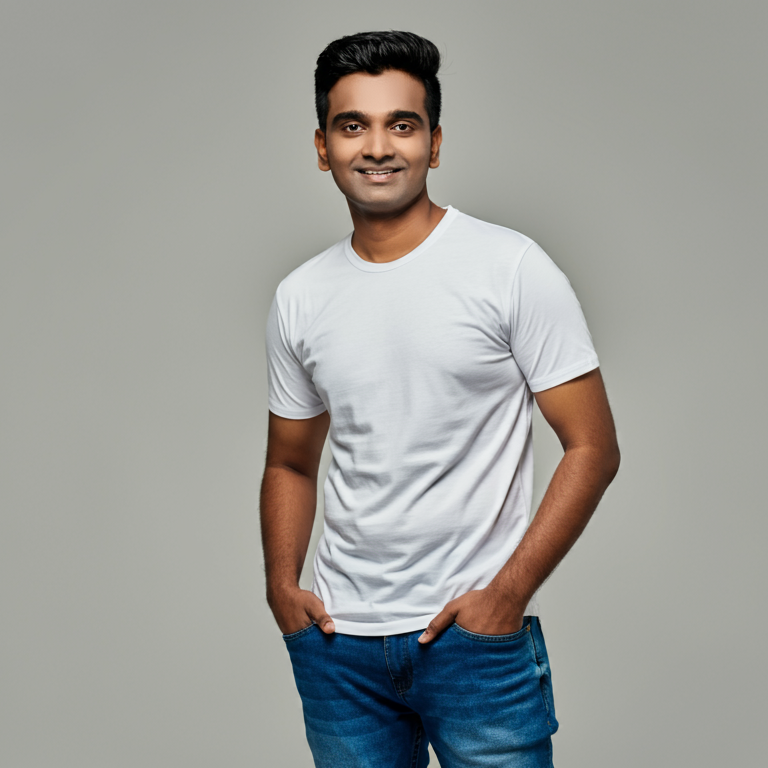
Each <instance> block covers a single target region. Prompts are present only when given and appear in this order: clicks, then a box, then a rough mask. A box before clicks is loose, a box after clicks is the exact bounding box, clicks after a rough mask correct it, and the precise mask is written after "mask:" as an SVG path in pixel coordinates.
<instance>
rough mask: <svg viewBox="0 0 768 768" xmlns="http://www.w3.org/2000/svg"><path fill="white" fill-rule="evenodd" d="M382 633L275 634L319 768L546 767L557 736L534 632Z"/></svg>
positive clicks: (534, 627) (543, 654)
mask: <svg viewBox="0 0 768 768" xmlns="http://www.w3.org/2000/svg"><path fill="white" fill-rule="evenodd" d="M421 633H422V630H418V631H416V632H405V633H403V634H399V635H389V636H387V637H361V636H359V635H341V634H330V635H326V634H325V633H324V632H323V631H322V630H321V629H320V628H319V627H318V626H317V625H316V624H311V625H310V626H309V627H305V628H304V629H301V630H299V631H298V632H294V633H292V634H289V635H283V639H284V640H285V643H286V646H287V648H288V652H289V654H290V657H291V664H292V666H293V674H294V678H295V680H296V687H297V688H298V691H299V695H300V696H301V701H302V705H303V709H304V724H305V726H306V733H307V740H308V742H309V747H310V749H311V750H312V756H313V757H314V760H315V766H317V768H364V767H365V768H424V766H426V765H427V764H428V763H429V755H428V753H427V745H428V744H429V743H431V744H432V747H433V749H434V750H435V754H436V755H437V759H438V760H439V761H440V765H441V768H470V766H471V767H472V768H474V767H475V766H477V768H480V767H482V768H545V766H546V768H552V739H551V736H552V734H553V733H554V732H555V731H556V730H557V728H558V722H557V719H556V718H555V703H554V698H553V695H552V675H551V673H550V669H549V659H548V656H547V649H546V646H545V644H544V635H543V634H542V632H541V624H540V622H539V619H538V618H537V617H536V616H526V617H525V619H524V622H523V627H522V629H520V630H519V631H518V632H514V633H513V634H510V635H478V634H476V633H474V632H469V631H467V630H466V629H464V628H463V627H460V626H459V625H458V624H455V623H454V624H453V625H451V626H450V627H449V628H448V629H446V630H445V631H444V632H443V633H442V634H441V635H439V636H438V637H437V638H435V639H434V640H433V641H432V642H431V643H427V644H426V645H421V644H420V643H419V642H418V639H417V638H418V637H419V635H420V634H421Z"/></svg>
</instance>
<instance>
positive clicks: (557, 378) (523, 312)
mask: <svg viewBox="0 0 768 768" xmlns="http://www.w3.org/2000/svg"><path fill="white" fill-rule="evenodd" d="M510 315H511V316H510V349H511V350H512V355H513V357H514V358H515V361H516V362H517V364H518V366H519V368H520V370H521V371H522V372H523V375H524V376H525V378H526V381H527V382H528V386H529V387H530V389H531V391H532V392H541V391H542V390H545V389H549V388H550V387H555V386H557V385H558V384H562V383H564V382H566V381H570V380H571V379H574V378H576V377H577V376H581V375H582V374H584V373H587V372H588V371H591V370H593V369H594V368H597V367H598V365H599V362H598V359H597V353H596V352H595V348H594V346H593V344H592V336H591V334H590V333H589V329H588V328H587V321H586V319H585V318H584V313H583V312H582V310H581V305H580V304H579V301H578V299H577V298H576V294H575V293H574V291H573V288H572V287H571V284H570V282H569V281H568V278H567V277H566V276H565V275H564V274H563V272H562V271H561V270H560V269H559V268H558V266H557V265H556V264H555V263H554V262H553V261H552V259H550V258H549V256H547V254H546V253H545V252H544V251H543V250H542V249H541V248H540V247H539V246H538V245H537V244H536V243H531V245H530V246H529V247H528V249H527V250H526V252H525V253H524V254H523V257H522V260H521V262H520V264H519V266H518V268H517V272H516V273H515V277H514V281H513V284H512V300H511V306H510Z"/></svg>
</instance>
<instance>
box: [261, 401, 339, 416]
mask: <svg viewBox="0 0 768 768" xmlns="http://www.w3.org/2000/svg"><path fill="white" fill-rule="evenodd" d="M269 410H270V411H272V413H274V414H275V416H282V418H284V419H311V418H312V417H313V416H319V415H320V414H321V413H323V411H326V410H327V408H326V407H325V405H323V404H322V403H321V404H320V405H316V406H315V407H314V408H300V409H295V408H283V406H282V405H273V404H272V403H270V404H269Z"/></svg>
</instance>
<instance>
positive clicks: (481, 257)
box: [451, 213, 536, 285]
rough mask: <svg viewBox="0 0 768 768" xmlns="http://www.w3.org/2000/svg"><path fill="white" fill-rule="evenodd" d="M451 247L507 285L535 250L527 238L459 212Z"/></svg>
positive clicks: (534, 244) (531, 241)
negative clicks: (529, 254)
mask: <svg viewBox="0 0 768 768" xmlns="http://www.w3.org/2000/svg"><path fill="white" fill-rule="evenodd" d="M451 244H452V245H453V246H454V247H455V248H456V251H457V253H461V254H462V258H463V259H468V261H469V263H470V264H472V265H473V267H474V268H478V267H482V271H483V272H486V270H490V274H491V275H492V277H493V279H494V280H500V281H501V282H502V283H504V284H505V285H508V281H509V280H510V279H512V277H513V276H514V274H515V272H516V271H517V269H518V267H519V266H520V264H521V262H522V261H523V258H524V257H525V255H526V253H527V252H528V251H530V250H532V247H536V243H535V242H534V241H533V240H532V239H531V238H530V237H528V236H527V235H524V234H523V233H522V232H518V231H517V230H515V229H511V228H510V227H505V226H502V225H500V224H493V223H491V222H489V221H484V220H482V219H478V218H476V217H474V216H470V215H469V214H466V213H459V215H458V216H457V217H456V219H455V220H454V222H453V226H452V228H451Z"/></svg>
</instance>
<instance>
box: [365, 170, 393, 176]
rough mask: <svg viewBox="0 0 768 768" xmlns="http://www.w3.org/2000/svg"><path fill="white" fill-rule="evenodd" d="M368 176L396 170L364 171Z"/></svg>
mask: <svg viewBox="0 0 768 768" xmlns="http://www.w3.org/2000/svg"><path fill="white" fill-rule="evenodd" d="M363 173H365V174H366V175H368V176H383V175H384V174H387V173H394V171H363Z"/></svg>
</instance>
